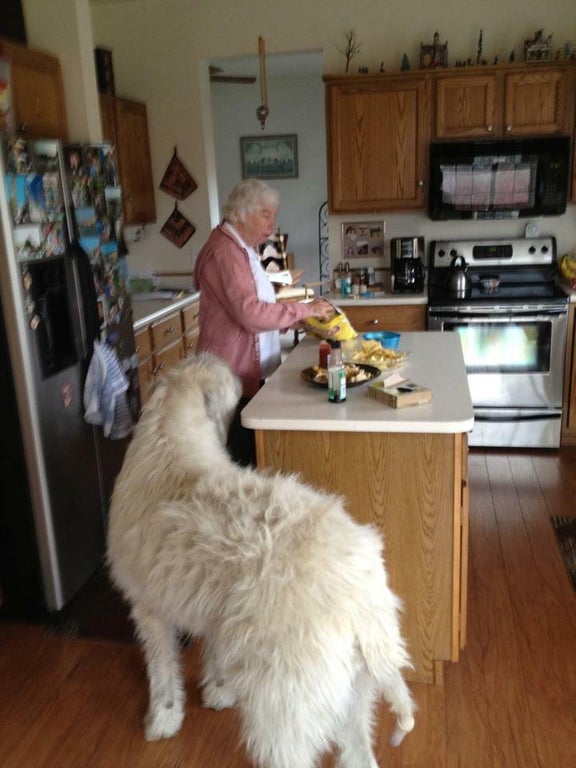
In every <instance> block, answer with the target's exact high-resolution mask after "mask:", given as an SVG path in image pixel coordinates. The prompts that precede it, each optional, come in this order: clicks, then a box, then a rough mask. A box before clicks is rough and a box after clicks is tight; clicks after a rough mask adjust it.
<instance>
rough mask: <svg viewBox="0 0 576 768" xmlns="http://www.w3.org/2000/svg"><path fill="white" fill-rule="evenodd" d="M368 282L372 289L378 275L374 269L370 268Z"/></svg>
mask: <svg viewBox="0 0 576 768" xmlns="http://www.w3.org/2000/svg"><path fill="white" fill-rule="evenodd" d="M366 282H367V283H368V287H371V286H373V285H374V283H375V282H376V273H375V272H374V267H368V276H367V280H366Z"/></svg>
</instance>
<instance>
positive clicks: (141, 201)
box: [114, 97, 156, 224]
mask: <svg viewBox="0 0 576 768" xmlns="http://www.w3.org/2000/svg"><path fill="white" fill-rule="evenodd" d="M114 141H115V145H116V154H117V156H118V171H119V173H120V183H121V185H122V201H123V204H124V220H125V222H126V224H147V223H151V222H153V221H156V203H155V199H154V182H153V178H152V162H151V158H150V140H149V136H148V115H147V112H146V105H145V104H142V103H141V102H138V101H132V100H130V99H120V98H117V97H115V98H114Z"/></svg>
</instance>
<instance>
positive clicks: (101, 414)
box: [84, 341, 132, 440]
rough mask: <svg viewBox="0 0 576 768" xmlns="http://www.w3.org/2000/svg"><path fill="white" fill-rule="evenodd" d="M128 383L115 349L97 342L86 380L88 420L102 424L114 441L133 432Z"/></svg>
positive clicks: (104, 430) (85, 415) (85, 404)
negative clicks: (127, 397)
mask: <svg viewBox="0 0 576 768" xmlns="http://www.w3.org/2000/svg"><path fill="white" fill-rule="evenodd" d="M128 386H129V384H128V379H127V378H126V375H125V374H124V372H123V371H122V368H121V366H120V361H119V360H118V355H117V354H116V352H115V351H114V349H113V348H112V347H111V346H110V345H109V344H105V343H104V344H102V343H101V342H99V341H96V342H95V343H94V354H93V355H92V360H91V361H90V365H89V367H88V373H87V374H86V381H85V383H84V408H85V412H84V421H86V422H88V424H95V425H96V426H100V427H102V430H103V432H104V437H109V438H110V439H111V440H120V439H122V438H123V437H127V436H128V435H129V434H130V432H131V431H132V417H131V416H130V411H129V409H128V402H127V399H126V390H127V389H128Z"/></svg>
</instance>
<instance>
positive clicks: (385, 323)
mask: <svg viewBox="0 0 576 768" xmlns="http://www.w3.org/2000/svg"><path fill="white" fill-rule="evenodd" d="M344 311H345V312H346V316H347V317H348V319H349V320H350V323H351V324H352V327H353V328H354V329H355V330H356V331H357V332H358V333H360V334H362V333H368V332H369V331H399V332H402V331H425V330H426V304H402V305H394V306H392V305H384V304H382V305H378V306H374V305H372V306H367V305H364V306H352V307H350V306H347V307H345V308H344Z"/></svg>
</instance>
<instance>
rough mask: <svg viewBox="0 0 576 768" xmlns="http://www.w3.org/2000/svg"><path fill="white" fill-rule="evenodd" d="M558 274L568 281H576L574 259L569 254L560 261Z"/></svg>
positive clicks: (575, 261)
mask: <svg viewBox="0 0 576 768" xmlns="http://www.w3.org/2000/svg"><path fill="white" fill-rule="evenodd" d="M560 272H561V273H562V275H563V277H565V278H566V279H567V280H569V281H572V280H574V279H576V258H575V257H574V256H572V255H571V254H564V256H562V258H561V259H560Z"/></svg>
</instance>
